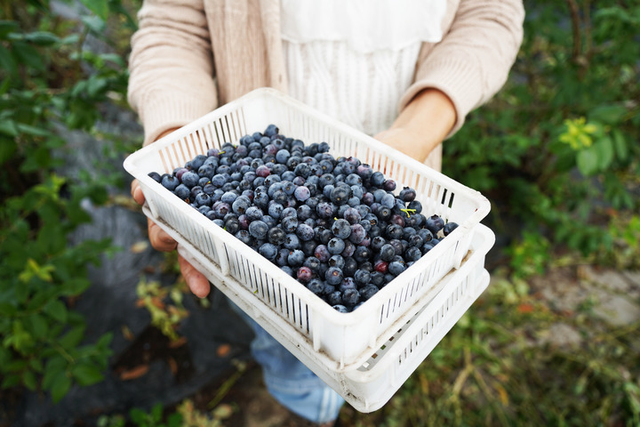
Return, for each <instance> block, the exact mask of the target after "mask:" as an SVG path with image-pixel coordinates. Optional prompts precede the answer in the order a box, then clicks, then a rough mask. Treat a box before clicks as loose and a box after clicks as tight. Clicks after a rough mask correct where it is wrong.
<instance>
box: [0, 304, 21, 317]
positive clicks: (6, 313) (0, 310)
mask: <svg viewBox="0 0 640 427" xmlns="http://www.w3.org/2000/svg"><path fill="white" fill-rule="evenodd" d="M17 313H18V309H17V308H16V307H15V305H13V304H11V303H8V302H2V303H0V316H1V317H11V316H15V315H16V314H17Z"/></svg>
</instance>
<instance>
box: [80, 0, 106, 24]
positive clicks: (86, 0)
mask: <svg viewBox="0 0 640 427" xmlns="http://www.w3.org/2000/svg"><path fill="white" fill-rule="evenodd" d="M80 1H81V2H82V4H83V5H85V6H86V7H87V9H89V10H90V11H91V12H93V13H95V14H96V15H97V16H98V17H99V18H100V19H102V20H103V21H106V20H107V17H108V15H109V2H108V1H107V0H80Z"/></svg>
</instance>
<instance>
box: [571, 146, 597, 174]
mask: <svg viewBox="0 0 640 427" xmlns="http://www.w3.org/2000/svg"><path fill="white" fill-rule="evenodd" d="M576 161H577V164H578V169H579V170H580V173H582V175H584V176H591V175H593V174H594V173H596V172H597V171H598V154H597V153H596V151H595V150H594V149H593V147H589V148H587V149H584V150H582V151H580V152H579V153H578V156H577V158H576Z"/></svg>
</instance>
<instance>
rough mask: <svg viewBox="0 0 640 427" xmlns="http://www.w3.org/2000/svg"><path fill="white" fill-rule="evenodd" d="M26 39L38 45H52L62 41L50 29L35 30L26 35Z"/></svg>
mask: <svg viewBox="0 0 640 427" xmlns="http://www.w3.org/2000/svg"><path fill="white" fill-rule="evenodd" d="M24 39H25V40H26V41H29V42H31V43H34V44H37V45H38V46H51V45H52V44H55V43H57V42H59V41H60V39H59V38H58V36H56V35H55V34H53V33H50V32H48V31H34V32H32V33H28V34H25V35H24Z"/></svg>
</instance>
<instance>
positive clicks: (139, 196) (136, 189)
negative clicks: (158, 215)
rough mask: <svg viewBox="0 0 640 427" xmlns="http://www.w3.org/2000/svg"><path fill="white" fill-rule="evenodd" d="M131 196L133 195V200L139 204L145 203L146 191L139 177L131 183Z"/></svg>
mask: <svg viewBox="0 0 640 427" xmlns="http://www.w3.org/2000/svg"><path fill="white" fill-rule="evenodd" d="M131 197H133V200H135V201H136V203H137V204H139V205H143V204H144V193H143V192H142V188H140V183H139V182H138V180H137V179H134V180H133V182H132V183H131Z"/></svg>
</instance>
